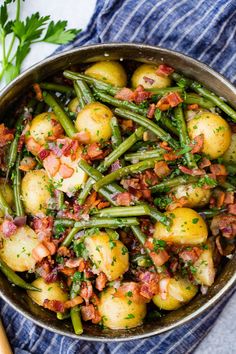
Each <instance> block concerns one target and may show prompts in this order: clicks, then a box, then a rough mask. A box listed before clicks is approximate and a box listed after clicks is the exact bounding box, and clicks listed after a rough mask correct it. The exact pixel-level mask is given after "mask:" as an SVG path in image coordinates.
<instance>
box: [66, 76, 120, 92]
mask: <svg viewBox="0 0 236 354" xmlns="http://www.w3.org/2000/svg"><path fill="white" fill-rule="evenodd" d="M63 75H64V76H65V77H66V78H67V79H70V80H78V79H80V80H83V81H85V82H87V84H90V85H93V86H94V87H96V88H97V89H98V90H101V91H105V92H107V93H109V94H110V95H112V96H114V95H115V94H116V93H117V92H118V91H120V89H121V87H115V86H113V85H111V84H107V83H105V82H103V81H101V80H98V79H95V78H93V77H90V76H87V75H84V74H80V73H76V72H73V71H69V70H66V71H64V72H63Z"/></svg>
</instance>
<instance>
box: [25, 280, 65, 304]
mask: <svg viewBox="0 0 236 354" xmlns="http://www.w3.org/2000/svg"><path fill="white" fill-rule="evenodd" d="M32 285H33V286H35V287H36V288H38V289H41V291H31V290H27V293H28V295H29V297H30V298H31V299H32V300H33V301H34V302H36V304H38V305H39V306H43V303H44V300H57V301H62V302H65V301H67V300H68V294H67V293H66V292H65V291H63V290H62V288H61V287H60V284H59V283H58V282H55V283H50V284H47V283H45V281H44V280H43V278H37V279H36V280H34V281H33V283H32Z"/></svg>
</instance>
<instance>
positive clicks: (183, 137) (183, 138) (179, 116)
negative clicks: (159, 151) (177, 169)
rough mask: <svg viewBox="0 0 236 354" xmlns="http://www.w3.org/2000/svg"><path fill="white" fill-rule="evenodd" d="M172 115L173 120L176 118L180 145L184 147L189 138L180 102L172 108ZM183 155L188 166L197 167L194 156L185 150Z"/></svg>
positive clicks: (186, 145)
mask: <svg viewBox="0 0 236 354" xmlns="http://www.w3.org/2000/svg"><path fill="white" fill-rule="evenodd" d="M174 115H175V120H176V123H177V127H178V131H179V139H180V145H181V147H182V148H183V149H184V148H186V147H189V144H190V139H189V136H188V131H187V127H186V122H185V119H184V114H183V109H182V106H181V104H179V105H178V106H177V107H176V108H175V109H174ZM184 156H185V158H186V161H187V165H188V167H189V168H196V167H197V164H196V162H195V159H194V156H193V154H192V153H191V152H190V151H186V152H185V154H184Z"/></svg>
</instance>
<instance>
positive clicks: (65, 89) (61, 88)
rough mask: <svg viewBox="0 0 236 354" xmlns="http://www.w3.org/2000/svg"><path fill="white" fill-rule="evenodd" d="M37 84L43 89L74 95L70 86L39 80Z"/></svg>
mask: <svg viewBox="0 0 236 354" xmlns="http://www.w3.org/2000/svg"><path fill="white" fill-rule="evenodd" d="M39 86H40V87H41V89H43V90H49V91H56V92H60V93H66V94H68V95H75V90H74V89H73V87H71V86H66V85H60V84H54V83H53V82H41V83H40V84H39Z"/></svg>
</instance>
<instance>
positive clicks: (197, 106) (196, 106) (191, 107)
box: [187, 103, 199, 111]
mask: <svg viewBox="0 0 236 354" xmlns="http://www.w3.org/2000/svg"><path fill="white" fill-rule="evenodd" d="M187 109H190V110H192V111H197V110H198V109H199V105H198V104H197V103H193V104H188V105H187Z"/></svg>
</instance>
